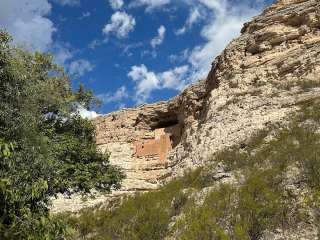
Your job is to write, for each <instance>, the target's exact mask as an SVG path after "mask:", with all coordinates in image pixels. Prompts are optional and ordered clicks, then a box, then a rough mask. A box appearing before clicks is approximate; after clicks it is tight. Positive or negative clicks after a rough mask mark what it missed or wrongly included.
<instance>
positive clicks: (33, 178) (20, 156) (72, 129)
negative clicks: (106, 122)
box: [0, 31, 123, 239]
mask: <svg viewBox="0 0 320 240" xmlns="http://www.w3.org/2000/svg"><path fill="white" fill-rule="evenodd" d="M81 91H82V92H78V93H73V92H72V90H71V85H70V80H69V78H68V77H67V76H66V74H65V73H64V71H63V69H62V68H60V67H59V66H57V65H55V64H54V63H53V61H52V57H51V56H50V55H47V54H40V53H38V52H36V53H30V52H27V51H24V50H22V49H19V48H16V47H14V46H12V45H11V38H10V36H9V35H8V34H7V33H5V32H2V31H0V139H2V140H1V141H0V203H1V209H0V215H1V217H0V238H1V239H56V238H62V237H64V235H65V234H66V229H67V227H66V226H64V224H63V221H60V220H54V219H53V218H52V217H50V215H49V207H50V203H51V202H50V199H51V197H54V196H55V195H56V194H58V193H66V194H71V193H74V192H79V193H83V194H89V193H90V191H91V190H92V189H96V190H99V191H105V192H109V191H110V190H111V189H113V188H118V187H119V184H120V181H121V179H122V178H123V174H122V172H121V171H120V170H119V169H118V168H116V167H113V166H111V165H110V164H109V161H108V155H105V154H102V153H100V152H98V151H97V148H96V144H95V127H94V125H93V124H92V123H91V122H90V121H88V120H85V119H82V118H81V117H80V116H79V114H77V113H76V111H77V106H78V105H79V104H82V105H83V106H84V107H89V106H90V105H91V102H92V100H93V98H92V94H91V93H90V92H87V91H84V90H83V89H82V90H81Z"/></svg>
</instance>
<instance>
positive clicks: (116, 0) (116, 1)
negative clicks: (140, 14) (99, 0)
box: [109, 0, 124, 10]
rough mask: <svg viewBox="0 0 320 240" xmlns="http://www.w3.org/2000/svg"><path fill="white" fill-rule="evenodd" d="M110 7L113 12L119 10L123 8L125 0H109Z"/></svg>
mask: <svg viewBox="0 0 320 240" xmlns="http://www.w3.org/2000/svg"><path fill="white" fill-rule="evenodd" d="M109 3H110V6H111V8H112V9H113V10H118V9H121V8H122V7H123V4H124V2H123V0H109Z"/></svg>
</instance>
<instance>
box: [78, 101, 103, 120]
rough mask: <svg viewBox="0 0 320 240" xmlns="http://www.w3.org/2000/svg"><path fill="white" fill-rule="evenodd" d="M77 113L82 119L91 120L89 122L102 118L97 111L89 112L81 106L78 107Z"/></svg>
mask: <svg viewBox="0 0 320 240" xmlns="http://www.w3.org/2000/svg"><path fill="white" fill-rule="evenodd" d="M77 113H78V114H79V115H80V116H81V117H82V118H85V119H89V120H91V119H94V118H96V117H99V116H100V114H98V113H96V112H95V111H89V110H87V109H85V108H84V107H83V106H81V105H80V104H79V105H78V109H77Z"/></svg>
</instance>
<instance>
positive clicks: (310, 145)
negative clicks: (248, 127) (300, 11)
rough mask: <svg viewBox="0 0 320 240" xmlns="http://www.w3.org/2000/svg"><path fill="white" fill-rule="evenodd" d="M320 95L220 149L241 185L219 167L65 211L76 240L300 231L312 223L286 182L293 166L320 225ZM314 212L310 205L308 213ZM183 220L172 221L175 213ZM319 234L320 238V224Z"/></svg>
mask: <svg viewBox="0 0 320 240" xmlns="http://www.w3.org/2000/svg"><path fill="white" fill-rule="evenodd" d="M319 103H320V101H319V100H313V101H306V102H304V103H302V104H301V105H300V107H301V111H299V112H298V113H297V114H295V115H294V116H291V121H290V123H289V124H281V123H279V124H277V125H274V126H273V127H270V128H269V129H265V130H262V131H259V132H257V133H256V134H254V135H253V136H252V137H251V138H250V139H249V140H248V141H247V142H246V143H243V144H240V145H239V146H233V147H231V148H229V149H226V150H224V151H221V152H219V153H217V154H215V155H214V156H213V158H212V162H213V165H215V163H218V162H221V163H223V165H224V166H225V170H226V171H230V172H233V173H237V172H240V173H241V178H239V182H240V184H239V185H237V186H231V185H226V184H222V185H218V186H217V185H216V188H215V190H212V191H210V192H209V193H208V194H207V195H206V194H204V195H203V196H204V198H205V199H204V203H203V204H200V205H199V203H198V202H197V200H196V198H195V197H194V193H199V192H200V191H202V189H204V188H206V187H209V186H213V185H215V181H214V177H213V175H214V170H213V169H214V168H210V167H206V168H199V169H197V170H195V171H190V172H187V173H186V174H185V176H184V177H182V178H178V179H175V180H173V181H171V182H170V183H168V184H167V185H165V186H164V187H162V188H160V189H159V190H156V191H151V192H148V193H143V194H137V195H136V196H134V197H128V198H127V199H125V200H123V202H122V203H121V204H119V205H116V206H115V207H112V208H98V207H96V208H89V209H84V210H82V211H81V212H80V213H79V214H77V215H70V216H67V217H65V218H66V219H68V221H69V225H70V226H71V227H72V228H73V229H74V231H76V232H77V235H76V237H75V238H76V239H128V240H129V239H130V240H134V239H139V240H143V239H146V240H149V239H154V240H157V239H164V238H165V237H166V236H168V235H173V236H174V239H178V240H179V239H181V240H187V239H188V240H193V239H194V240H196V239H203V240H205V239H208V240H209V239H236V240H245V239H248V240H256V239H259V238H261V236H262V235H263V233H264V232H265V231H266V230H269V231H273V230H274V229H282V230H289V229H294V228H295V226H296V225H297V223H298V222H304V221H306V220H305V218H306V216H305V214H302V213H303V212H307V211H305V209H304V208H305V206H304V207H303V206H301V205H299V203H298V201H297V196H296V195H294V194H292V193H291V192H290V191H289V190H286V189H285V188H284V186H285V181H286V176H287V171H288V170H289V169H290V168H292V167H293V166H295V167H297V168H298V169H299V173H297V174H298V175H297V176H296V177H297V178H299V181H300V182H301V184H302V186H304V188H307V189H309V193H310V194H309V195H310V196H311V197H310V198H311V200H310V203H308V204H307V208H308V209H309V210H313V211H314V212H315V214H314V215H315V217H316V219H315V220H316V221H318V223H319V225H320V210H319V209H320V200H319V199H320V197H319V196H320V159H319V157H320V148H319V144H320V134H319V129H320V104H319ZM309 210H308V211H309ZM177 216H179V218H177V219H178V220H176V221H175V224H174V225H172V221H173V219H175V217H177ZM318 231H319V236H320V229H319V230H318Z"/></svg>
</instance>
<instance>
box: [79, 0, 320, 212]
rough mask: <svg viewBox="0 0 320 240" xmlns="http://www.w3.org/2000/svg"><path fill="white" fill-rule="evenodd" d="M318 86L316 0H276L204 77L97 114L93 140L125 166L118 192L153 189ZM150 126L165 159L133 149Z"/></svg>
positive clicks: (283, 112)
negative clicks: (164, 96) (148, 100)
mask: <svg viewBox="0 0 320 240" xmlns="http://www.w3.org/2000/svg"><path fill="white" fill-rule="evenodd" d="M309 86H312V90H309ZM317 86H320V1H319V0H280V1H278V2H277V3H276V4H274V5H272V6H271V7H269V8H268V9H266V10H265V11H264V12H263V13H262V14H261V15H260V16H258V17H256V18H254V19H253V20H252V21H251V22H249V23H246V24H245V26H244V27H243V29H242V34H241V36H240V37H239V38H237V39H236V40H234V41H232V42H231V43H230V44H229V45H228V47H227V48H226V49H225V50H224V51H223V52H222V54H221V55H220V56H218V57H217V58H216V59H215V60H214V62H213V64H212V69H211V71H210V73H209V75H208V77H207V79H206V80H202V81H199V82H197V83H195V84H194V85H192V86H190V87H188V88H187V89H186V90H185V91H184V92H182V93H181V94H180V95H179V96H177V97H175V98H173V99H171V100H169V101H164V102H159V103H155V104H149V105H143V106H140V107H138V108H134V109H123V110H121V111H118V112H114V113H111V114H108V115H106V116H101V117H99V118H97V119H96V120H95V123H96V125H97V143H98V145H99V148H100V149H101V150H102V151H108V152H110V153H111V163H112V164H116V165H119V166H121V167H122V168H123V169H124V170H125V172H126V173H127V179H126V180H125V181H124V184H123V188H122V191H124V192H126V191H128V192H132V191H137V190H143V191H144V190H148V189H154V188H157V187H159V186H160V185H161V183H162V182H163V181H164V180H166V179H170V177H172V176H176V175H177V174H181V173H183V171H184V170H186V169H187V168H190V167H191V168H193V167H196V166H200V165H202V164H205V163H206V161H209V160H210V157H211V156H212V154H213V153H214V152H216V151H218V150H221V149H223V148H225V147H227V146H231V145H234V144H240V143H242V142H243V141H245V140H246V139H247V138H248V137H249V136H250V135H251V134H252V133H254V132H255V131H257V130H258V129H262V128H264V127H265V126H266V125H268V124H270V123H272V122H276V121H281V120H282V119H284V118H286V117H288V116H289V117H290V114H291V113H292V112H293V111H295V110H296V106H294V105H295V103H297V102H298V101H302V100H305V99H308V98H314V97H318V96H320V89H319V88H317ZM175 125H177V126H179V131H180V132H179V134H178V135H180V136H179V137H174V139H171V138H172V137H170V136H171V135H170V134H171V133H170V134H169V133H166V131H165V129H167V128H168V127H169V128H170V127H172V126H175ZM157 129H162V130H157ZM156 131H162V132H163V133H164V134H169V135H166V136H167V137H170V139H171V146H169V149H171V150H170V152H169V154H168V156H167V157H166V158H165V159H163V157H161V156H160V155H159V154H157V151H158V150H156V151H155V152H154V154H150V155H144V156H142V155H139V154H137V144H138V145H139V144H140V145H141V144H148V143H150V141H153V140H155V139H156V134H155V132H156ZM166 144H167V143H166ZM140 145H139V146H140ZM80 205H81V204H80ZM80 205H79V206H80ZM81 206H82V205H81Z"/></svg>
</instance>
